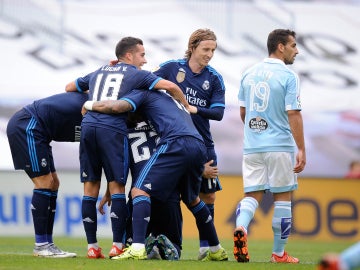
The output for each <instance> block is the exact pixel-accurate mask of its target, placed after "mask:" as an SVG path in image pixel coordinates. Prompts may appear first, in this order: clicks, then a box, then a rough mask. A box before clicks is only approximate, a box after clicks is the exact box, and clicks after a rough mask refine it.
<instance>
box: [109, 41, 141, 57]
mask: <svg viewBox="0 0 360 270" xmlns="http://www.w3.org/2000/svg"><path fill="white" fill-rule="evenodd" d="M136 45H144V44H143V41H142V40H141V39H140V38H135V37H124V38H122V39H121V40H120V41H119V42H118V43H117V44H116V48H115V55H116V57H117V58H118V59H119V58H121V57H123V56H124V55H125V54H126V53H128V52H131V51H134V50H135V48H136Z"/></svg>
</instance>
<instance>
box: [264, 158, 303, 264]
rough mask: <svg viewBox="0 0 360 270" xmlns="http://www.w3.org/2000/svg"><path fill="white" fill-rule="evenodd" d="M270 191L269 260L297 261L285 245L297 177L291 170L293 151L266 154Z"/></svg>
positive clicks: (281, 261)
mask: <svg viewBox="0 0 360 270" xmlns="http://www.w3.org/2000/svg"><path fill="white" fill-rule="evenodd" d="M266 164H267V166H268V175H269V185H270V191H271V192H272V193H273V196H274V214H273V219H272V229H273V234H274V244H273V250H272V256H271V262H274V263H298V262H299V259H297V258H295V257H292V256H290V255H289V254H288V253H287V252H286V251H285V246H286V244H287V242H288V238H289V235H290V232H291V227H292V211H291V207H292V206H291V198H292V191H293V190H296V189H297V179H296V175H295V174H294V172H293V167H294V165H295V156H294V154H293V153H286V152H273V153H267V154H266Z"/></svg>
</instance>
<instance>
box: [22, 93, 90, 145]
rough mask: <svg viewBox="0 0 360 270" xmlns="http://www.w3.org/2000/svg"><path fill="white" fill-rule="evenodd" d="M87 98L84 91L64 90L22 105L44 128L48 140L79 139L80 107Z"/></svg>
mask: <svg viewBox="0 0 360 270" xmlns="http://www.w3.org/2000/svg"><path fill="white" fill-rule="evenodd" d="M86 100H88V95H87V94H84V93H76V92H66V93H61V94H57V95H53V96H50V97H46V98H43V99H39V100H36V101H34V102H33V103H32V104H29V105H27V106H25V107H24V109H25V110H27V111H28V112H29V113H30V114H31V115H33V116H34V118H35V119H36V120H37V121H38V122H39V124H40V125H41V126H42V128H43V129H44V134H43V136H44V137H45V138H46V140H47V141H48V142H50V141H58V142H74V141H79V139H80V126H81V120H82V115H81V108H82V106H83V104H84V102H85V101H86Z"/></svg>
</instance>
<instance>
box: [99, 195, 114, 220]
mask: <svg viewBox="0 0 360 270" xmlns="http://www.w3.org/2000/svg"><path fill="white" fill-rule="evenodd" d="M105 204H107V205H108V206H110V205H111V197H110V194H105V195H104V197H102V199H101V201H100V203H99V206H98V210H99V212H100V214H102V215H104V214H105V211H104V205H105Z"/></svg>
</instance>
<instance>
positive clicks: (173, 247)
mask: <svg viewBox="0 0 360 270" xmlns="http://www.w3.org/2000/svg"><path fill="white" fill-rule="evenodd" d="M150 223H151V226H150V228H151V230H150V233H151V235H152V236H155V237H156V238H155V245H154V244H153V249H154V246H155V251H153V249H150V247H148V248H147V250H149V251H150V252H147V253H148V258H149V253H150V254H152V256H150V257H155V258H157V256H155V254H156V251H158V252H159V255H160V257H161V258H162V259H163V260H179V259H180V256H181V248H182V213H181V207H180V195H179V192H178V191H176V192H175V194H174V196H172V197H170V198H169V200H168V201H166V202H162V201H159V200H157V199H156V198H151V219H150Z"/></svg>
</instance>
